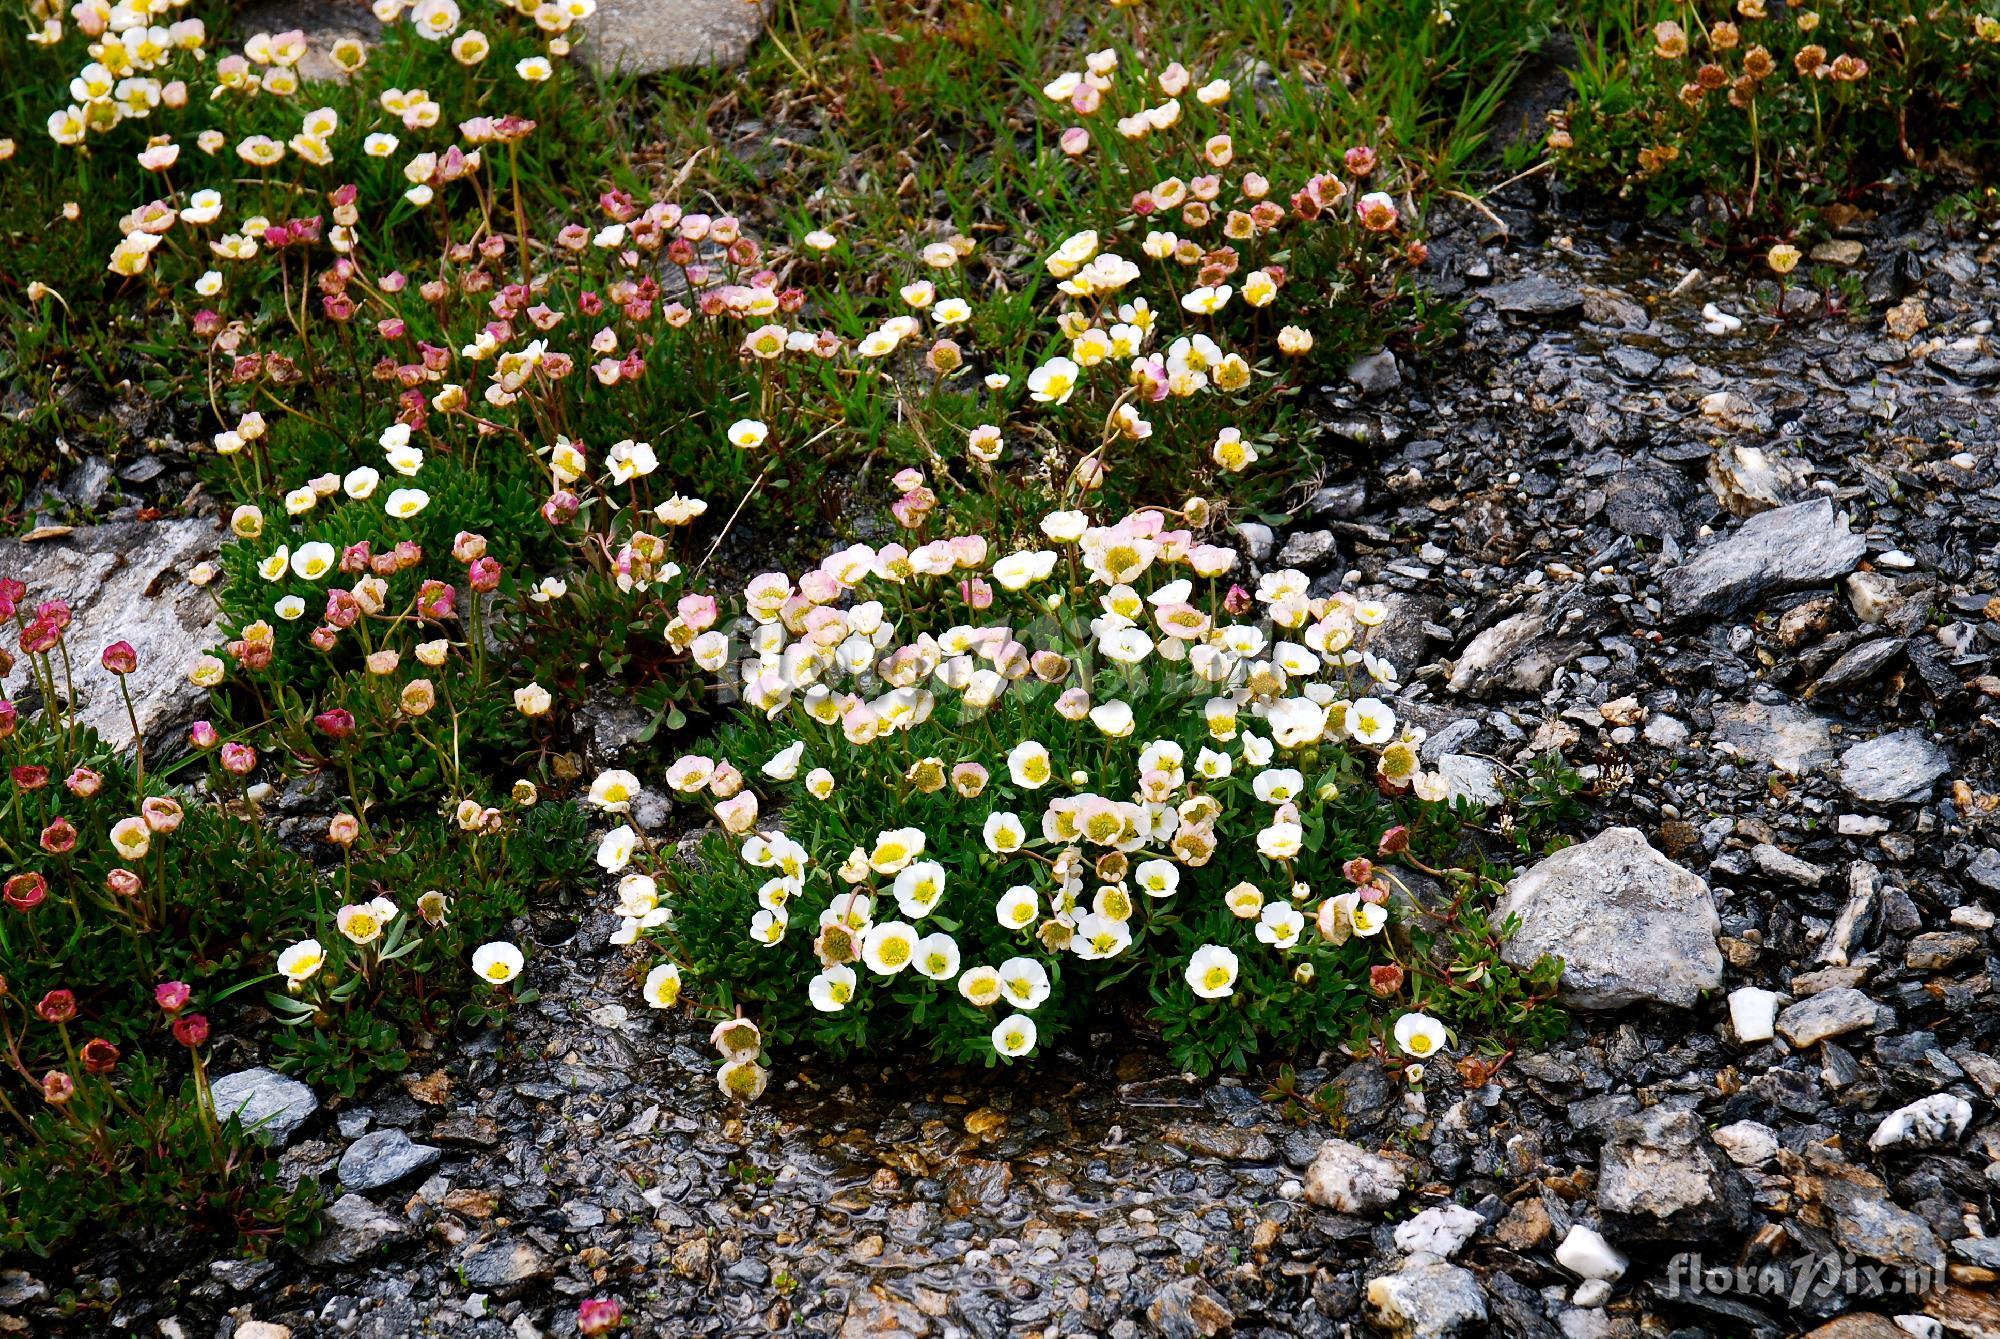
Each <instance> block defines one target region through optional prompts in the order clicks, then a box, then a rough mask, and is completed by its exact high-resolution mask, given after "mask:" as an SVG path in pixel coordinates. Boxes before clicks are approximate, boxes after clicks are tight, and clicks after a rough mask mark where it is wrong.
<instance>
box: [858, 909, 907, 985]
mask: <svg viewBox="0 0 2000 1339" xmlns="http://www.w3.org/2000/svg"><path fill="white" fill-rule="evenodd" d="M916 955H917V932H916V930H915V929H914V928H913V927H911V926H909V925H907V924H905V923H904V922H902V921H883V922H882V923H881V924H880V925H871V926H869V927H868V930H867V932H866V933H865V934H863V935H862V936H861V960H862V961H863V962H865V963H867V964H868V970H869V971H871V972H874V973H876V974H877V975H878V976H894V975H895V974H896V973H898V972H900V971H902V970H903V969H904V968H905V967H908V966H909V965H910V961H911V960H912V959H913V958H915V957H916Z"/></svg>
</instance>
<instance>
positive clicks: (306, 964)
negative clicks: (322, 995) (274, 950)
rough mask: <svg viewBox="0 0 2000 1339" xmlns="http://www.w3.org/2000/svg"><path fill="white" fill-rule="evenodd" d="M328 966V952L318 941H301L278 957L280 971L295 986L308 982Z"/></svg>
mask: <svg viewBox="0 0 2000 1339" xmlns="http://www.w3.org/2000/svg"><path fill="white" fill-rule="evenodd" d="M325 965H326V950H325V949H323V948H321V947H320V942H319V940H317V939H301V940H300V941H299V942H298V943H296V944H294V945H292V946H291V947H290V948H288V949H286V950H285V951H284V952H283V953H280V954H279V955H278V970H279V971H280V972H282V973H283V974H284V977H285V979H286V980H287V981H290V982H292V983H293V984H294V985H296V984H297V983H299V982H301V981H305V980H308V979H309V978H311V977H312V976H313V974H314V973H316V972H318V971H319V969H320V968H321V967H324V966H325Z"/></svg>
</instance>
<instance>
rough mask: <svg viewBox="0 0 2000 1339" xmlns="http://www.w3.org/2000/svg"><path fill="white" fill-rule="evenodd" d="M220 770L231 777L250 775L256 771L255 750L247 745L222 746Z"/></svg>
mask: <svg viewBox="0 0 2000 1339" xmlns="http://www.w3.org/2000/svg"><path fill="white" fill-rule="evenodd" d="M222 770H223V771H225V772H228V773H229V774H230V775H231V776H248V775H250V773H252V772H254V771H256V770H257V750H256V749H253V748H251V747H250V746H249V745H248V744H224V745H223V746H222Z"/></svg>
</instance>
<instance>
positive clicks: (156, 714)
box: [0, 519, 222, 751]
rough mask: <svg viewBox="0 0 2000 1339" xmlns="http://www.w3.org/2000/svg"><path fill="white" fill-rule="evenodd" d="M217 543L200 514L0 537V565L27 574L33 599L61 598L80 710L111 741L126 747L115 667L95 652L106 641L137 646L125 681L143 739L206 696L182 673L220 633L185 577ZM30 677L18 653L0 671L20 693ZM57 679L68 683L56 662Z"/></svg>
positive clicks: (209, 600) (206, 603)
mask: <svg viewBox="0 0 2000 1339" xmlns="http://www.w3.org/2000/svg"><path fill="white" fill-rule="evenodd" d="M221 543H222V530H221V528H220V527H219V526H218V525H217V524H216V523H215V522H213V521H208V520H199V519H195V520H183V521H151V522H146V521H121V522H117V523H115V524H111V525H92V526H84V527H81V528H79V529H76V530H73V531H71V532H70V533H68V534H66V535H61V536H58V537H55V538H51V539H41V540H35V541H32V542H30V541H26V540H5V541H0V572H5V573H7V574H8V575H9V576H13V577H18V578H19V579H20V580H21V581H23V582H25V583H26V584H27V587H28V600H29V601H30V603H31V604H39V603H40V602H41V601H43V600H52V599H60V600H67V601H68V602H69V605H70V613H71V618H72V622H71V623H70V626H69V631H68V633H67V635H66V638H65V640H66V642H67V644H68V647H69V660H70V672H71V674H72V675H73V676H74V679H75V687H76V699H77V704H78V716H79V718H80V719H81V720H82V722H83V723H84V724H85V725H88V726H90V727H91V728H93V729H95V730H96V731H97V733H98V734H99V735H101V736H102V737H103V738H104V740H105V742H106V743H108V744H110V745H111V746H112V747H113V748H117V749H129V748H131V747H132V726H131V723H130V721H129V719H128V718H127V716H126V713H125V700H124V698H123V697H121V696H120V695H119V691H118V677H117V676H116V675H114V674H112V673H111V672H110V671H109V670H107V669H105V668H104V666H103V665H102V664H101V663H99V660H98V657H99V656H100V655H101V654H102V653H103V650H104V648H105V647H106V646H109V645H110V644H111V643H112V642H116V641H127V642H130V643H132V647H133V649H134V650H136V651H137V652H138V653H139V668H138V670H137V671H136V672H135V673H133V674H131V675H129V676H127V680H126V686H127V687H128V688H130V689H131V691H132V698H133V706H134V707H135V708H136V710H137V714H138V717H139V730H140V732H141V733H142V734H143V735H144V736H145V739H146V742H147V745H148V747H149V748H151V749H154V750H156V751H157V750H158V749H160V748H162V747H164V746H165V745H166V744H167V742H168V740H169V739H170V738H171V737H172V735H173V734H175V733H176V732H177V731H178V729H179V728H180V727H181V726H184V725H186V724H187V723H188V721H189V720H190V719H191V718H192V717H193V714H194V709H195V705H196V704H197V703H199V702H200V701H201V700H202V699H203V698H204V697H205V693H204V691H203V690H202V689H199V688H197V687H195V686H194V685H193V684H191V683H189V682H188V667H189V666H190V665H192V664H193V663H194V659H195V657H196V656H198V655H200V654H201V653H202V652H204V651H206V650H208V649H209V648H210V647H212V646H213V645H215V643H216V642H217V641H218V640H219V637H220V631H219V623H218V620H217V616H216V608H215V600H214V598H213V596H211V595H210V594H209V592H207V591H205V590H201V589H199V588H197V587H194V586H191V585H189V584H188V574H189V573H190V572H192V571H193V570H194V568H195V566H196V564H198V563H200V562H201V561H203V560H204V559H207V558H213V557H214V556H215V555H216V553H217V552H218V551H219V549H220V548H221ZM32 684H33V679H32V669H31V667H30V665H29V661H28V657H26V656H25V655H24V656H21V657H20V663H19V664H17V665H15V667H14V670H13V672H12V673H11V674H9V675H8V676H7V693H8V696H10V697H13V698H16V699H17V700H18V699H19V697H20V695H21V692H22V690H23V689H27V688H31V687H32ZM56 685H57V688H58V690H59V691H64V692H66V691H68V690H67V688H66V687H65V686H64V683H63V676H62V672H61V669H60V668H58V670H57V673H56Z"/></svg>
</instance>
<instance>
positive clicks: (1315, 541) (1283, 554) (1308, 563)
mask: <svg viewBox="0 0 2000 1339" xmlns="http://www.w3.org/2000/svg"><path fill="white" fill-rule="evenodd" d="M1338 556H1339V550H1338V548H1337V547H1336V545H1335V543H1334V538H1333V532H1332V531H1331V530H1294V531H1293V532H1292V533H1291V534H1289V535H1287V536H1286V537H1285V547H1284V548H1282V549H1280V550H1278V565H1279V566H1280V567H1296V568H1298V569H1300V570H1301V571H1308V572H1310V571H1315V570H1317V569H1319V568H1322V567H1325V566H1326V565H1327V564H1328V563H1330V562H1332V561H1333V560H1334V559H1335V558H1336V557H1338Z"/></svg>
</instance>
